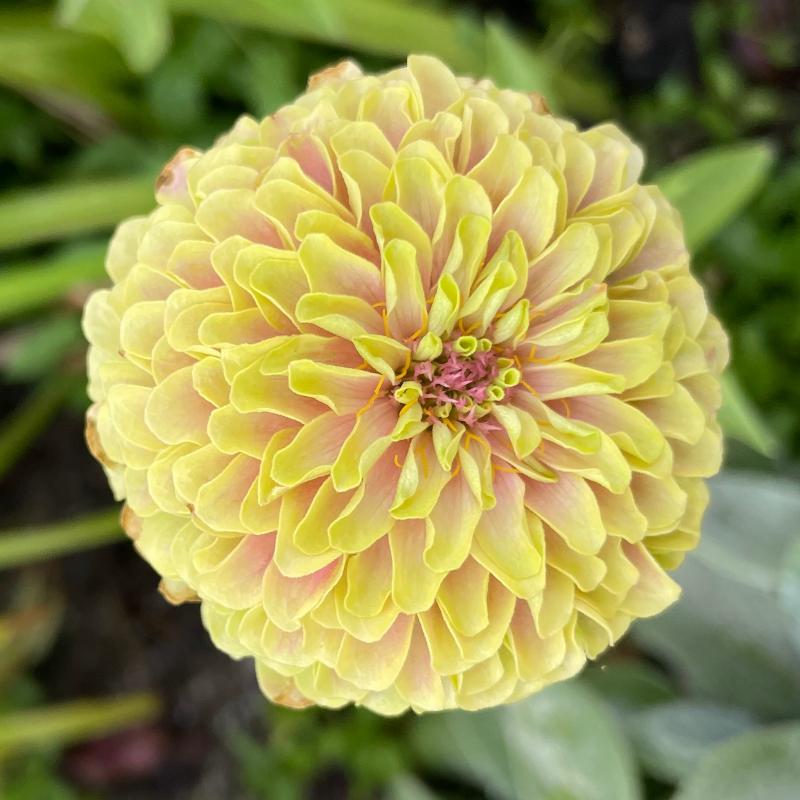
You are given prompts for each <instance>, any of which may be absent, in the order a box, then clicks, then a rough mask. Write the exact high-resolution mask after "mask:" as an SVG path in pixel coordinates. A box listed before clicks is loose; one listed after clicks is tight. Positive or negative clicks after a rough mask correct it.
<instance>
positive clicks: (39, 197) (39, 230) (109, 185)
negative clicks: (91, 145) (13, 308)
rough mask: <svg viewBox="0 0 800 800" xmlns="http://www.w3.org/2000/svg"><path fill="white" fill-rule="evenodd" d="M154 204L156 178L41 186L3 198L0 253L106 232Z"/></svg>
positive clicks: (10, 193) (0, 202) (12, 193)
mask: <svg viewBox="0 0 800 800" xmlns="http://www.w3.org/2000/svg"><path fill="white" fill-rule="evenodd" d="M154 206H155V198H154V194H153V178H152V176H148V175H144V176H139V175H135V176H125V177H120V178H98V179H95V180H84V181H73V182H71V183H64V184H54V185H53V184H51V185H49V186H37V187H35V188H31V189H24V190H17V191H14V192H7V193H6V194H5V195H0V249H2V248H9V247H22V246H24V245H29V244H35V243H36V242H47V241H52V240H54V239H59V238H62V237H65V236H74V235H76V234H82V233H93V232H95V231H102V230H107V229H108V228H111V227H113V226H114V225H116V224H117V223H118V222H120V221H121V220H123V219H125V218H126V217H129V216H133V215H134V214H143V213H145V212H146V211H149V210H150V209H151V208H153V207H154Z"/></svg>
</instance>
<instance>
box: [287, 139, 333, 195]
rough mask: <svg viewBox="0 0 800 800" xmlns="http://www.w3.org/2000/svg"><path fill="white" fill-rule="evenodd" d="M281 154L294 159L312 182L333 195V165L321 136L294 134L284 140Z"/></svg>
mask: <svg viewBox="0 0 800 800" xmlns="http://www.w3.org/2000/svg"><path fill="white" fill-rule="evenodd" d="M279 152H280V154H281V155H285V156H289V157H290V158H292V159H294V160H295V161H296V162H297V163H298V164H299V165H300V169H302V170H303V172H304V173H305V174H306V175H307V176H308V177H309V178H311V180H312V181H314V182H315V183H318V184H319V185H320V186H321V187H322V188H323V189H324V190H325V191H326V192H327V193H328V194H333V190H334V184H335V179H334V174H333V165H332V164H331V159H330V156H329V155H328V151H327V150H326V148H325V145H324V144H323V143H322V140H321V139H320V138H319V136H315V135H313V134H308V133H293V134H291V135H290V136H289V137H288V138H286V139H284V141H283V142H282V144H281V147H280V150H279Z"/></svg>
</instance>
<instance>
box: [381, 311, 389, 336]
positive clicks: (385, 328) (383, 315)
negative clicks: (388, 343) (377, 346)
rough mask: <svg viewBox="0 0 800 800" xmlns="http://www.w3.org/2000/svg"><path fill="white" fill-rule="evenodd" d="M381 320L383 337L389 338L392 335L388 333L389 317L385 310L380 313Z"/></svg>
mask: <svg viewBox="0 0 800 800" xmlns="http://www.w3.org/2000/svg"><path fill="white" fill-rule="evenodd" d="M381 319H382V320H383V333H384V335H385V336H389V337H390V336H391V335H392V334H391V333H390V332H389V315H388V314H387V313H386V309H385V308H384V309H383V311H381Z"/></svg>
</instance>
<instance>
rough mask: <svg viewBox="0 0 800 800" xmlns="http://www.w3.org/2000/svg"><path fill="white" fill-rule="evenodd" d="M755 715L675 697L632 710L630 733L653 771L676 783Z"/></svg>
mask: <svg viewBox="0 0 800 800" xmlns="http://www.w3.org/2000/svg"><path fill="white" fill-rule="evenodd" d="M753 725H754V722H753V718H752V717H751V716H750V714H748V713H747V712H746V711H744V710H743V709H740V708H731V707H729V706H720V705H715V704H712V703H700V702H695V701H692V700H676V701H674V702H671V703H661V704H659V705H654V706H650V707H648V708H644V709H641V710H640V711H636V712H634V713H632V714H630V715H629V716H628V717H627V718H626V720H625V728H626V730H627V732H628V737H629V739H630V741H631V742H632V743H633V747H634V749H635V750H636V754H637V756H638V757H639V761H640V762H641V763H642V764H643V765H644V767H645V769H646V770H647V772H648V773H649V774H650V775H653V776H654V777H656V778H659V779H661V780H663V781H666V782H668V783H677V782H678V781H679V780H680V779H681V778H682V777H683V776H684V775H687V774H688V773H689V772H690V771H691V770H692V769H693V768H694V767H695V766H696V765H697V763H698V762H699V761H700V759H702V758H703V756H704V755H705V754H706V753H707V752H708V751H709V750H710V749H711V748H712V747H713V746H714V745H716V744H718V743H719V742H722V741H725V740H726V739H730V738H731V737H733V736H737V735H739V734H741V733H744V732H745V731H747V730H748V729H750V728H752V727H753Z"/></svg>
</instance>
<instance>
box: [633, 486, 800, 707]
mask: <svg viewBox="0 0 800 800" xmlns="http://www.w3.org/2000/svg"><path fill="white" fill-rule="evenodd" d="M798 532H800V487H798V486H797V485H796V484H795V483H794V482H792V481H790V480H787V479H780V478H776V477H774V476H768V475H762V474H759V473H755V472H733V473H731V472H728V473H724V474H723V475H721V476H719V477H717V478H716V479H714V480H713V481H712V482H711V508H710V509H709V512H708V513H707V515H706V518H705V520H704V524H703V536H702V539H701V542H700V546H699V547H698V549H697V550H696V551H695V552H693V553H690V554H689V556H688V557H687V559H686V561H685V562H684V564H683V565H682V566H681V568H680V570H678V572H677V573H676V580H677V581H678V583H680V584H681V586H682V587H683V596H682V598H681V601H680V602H679V603H676V604H675V605H674V606H673V607H672V608H671V609H669V610H668V611H667V612H665V613H664V614H662V615H661V616H659V617H656V618H655V619H652V620H646V621H641V622H639V623H637V624H636V626H635V627H634V636H635V638H636V639H637V641H638V642H639V643H640V644H641V645H642V646H643V647H644V648H645V649H647V650H649V651H650V652H653V653H655V654H657V655H658V656H660V657H661V658H663V659H665V660H666V661H667V662H668V663H670V664H671V666H672V667H673V668H674V669H675V670H676V671H677V672H678V673H679V674H680V675H681V676H682V678H683V680H684V681H685V682H686V684H687V686H688V688H689V689H690V691H691V692H693V693H696V694H698V695H700V696H702V697H705V698H708V699H712V700H715V701H717V702H721V703H726V704H732V705H738V706H742V707H744V708H747V709H749V710H751V711H753V712H755V713H756V714H759V715H764V716H767V717H773V718H783V717H786V716H787V715H791V714H793V713H798V712H800V673H798V670H797V654H796V652H795V649H794V648H793V647H792V645H791V642H790V640H789V635H788V632H787V631H788V629H789V622H790V620H789V617H790V616H791V614H789V613H787V610H786V609H785V608H783V607H782V606H781V604H780V603H779V602H778V585H779V582H780V573H781V568H782V562H783V558H784V553H785V552H786V548H787V547H788V545H789V544H790V543H791V542H792V541H794V540H796V539H797V537H798ZM792 613H793V614H794V615H796V613H797V612H796V610H795V611H793V612H792Z"/></svg>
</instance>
